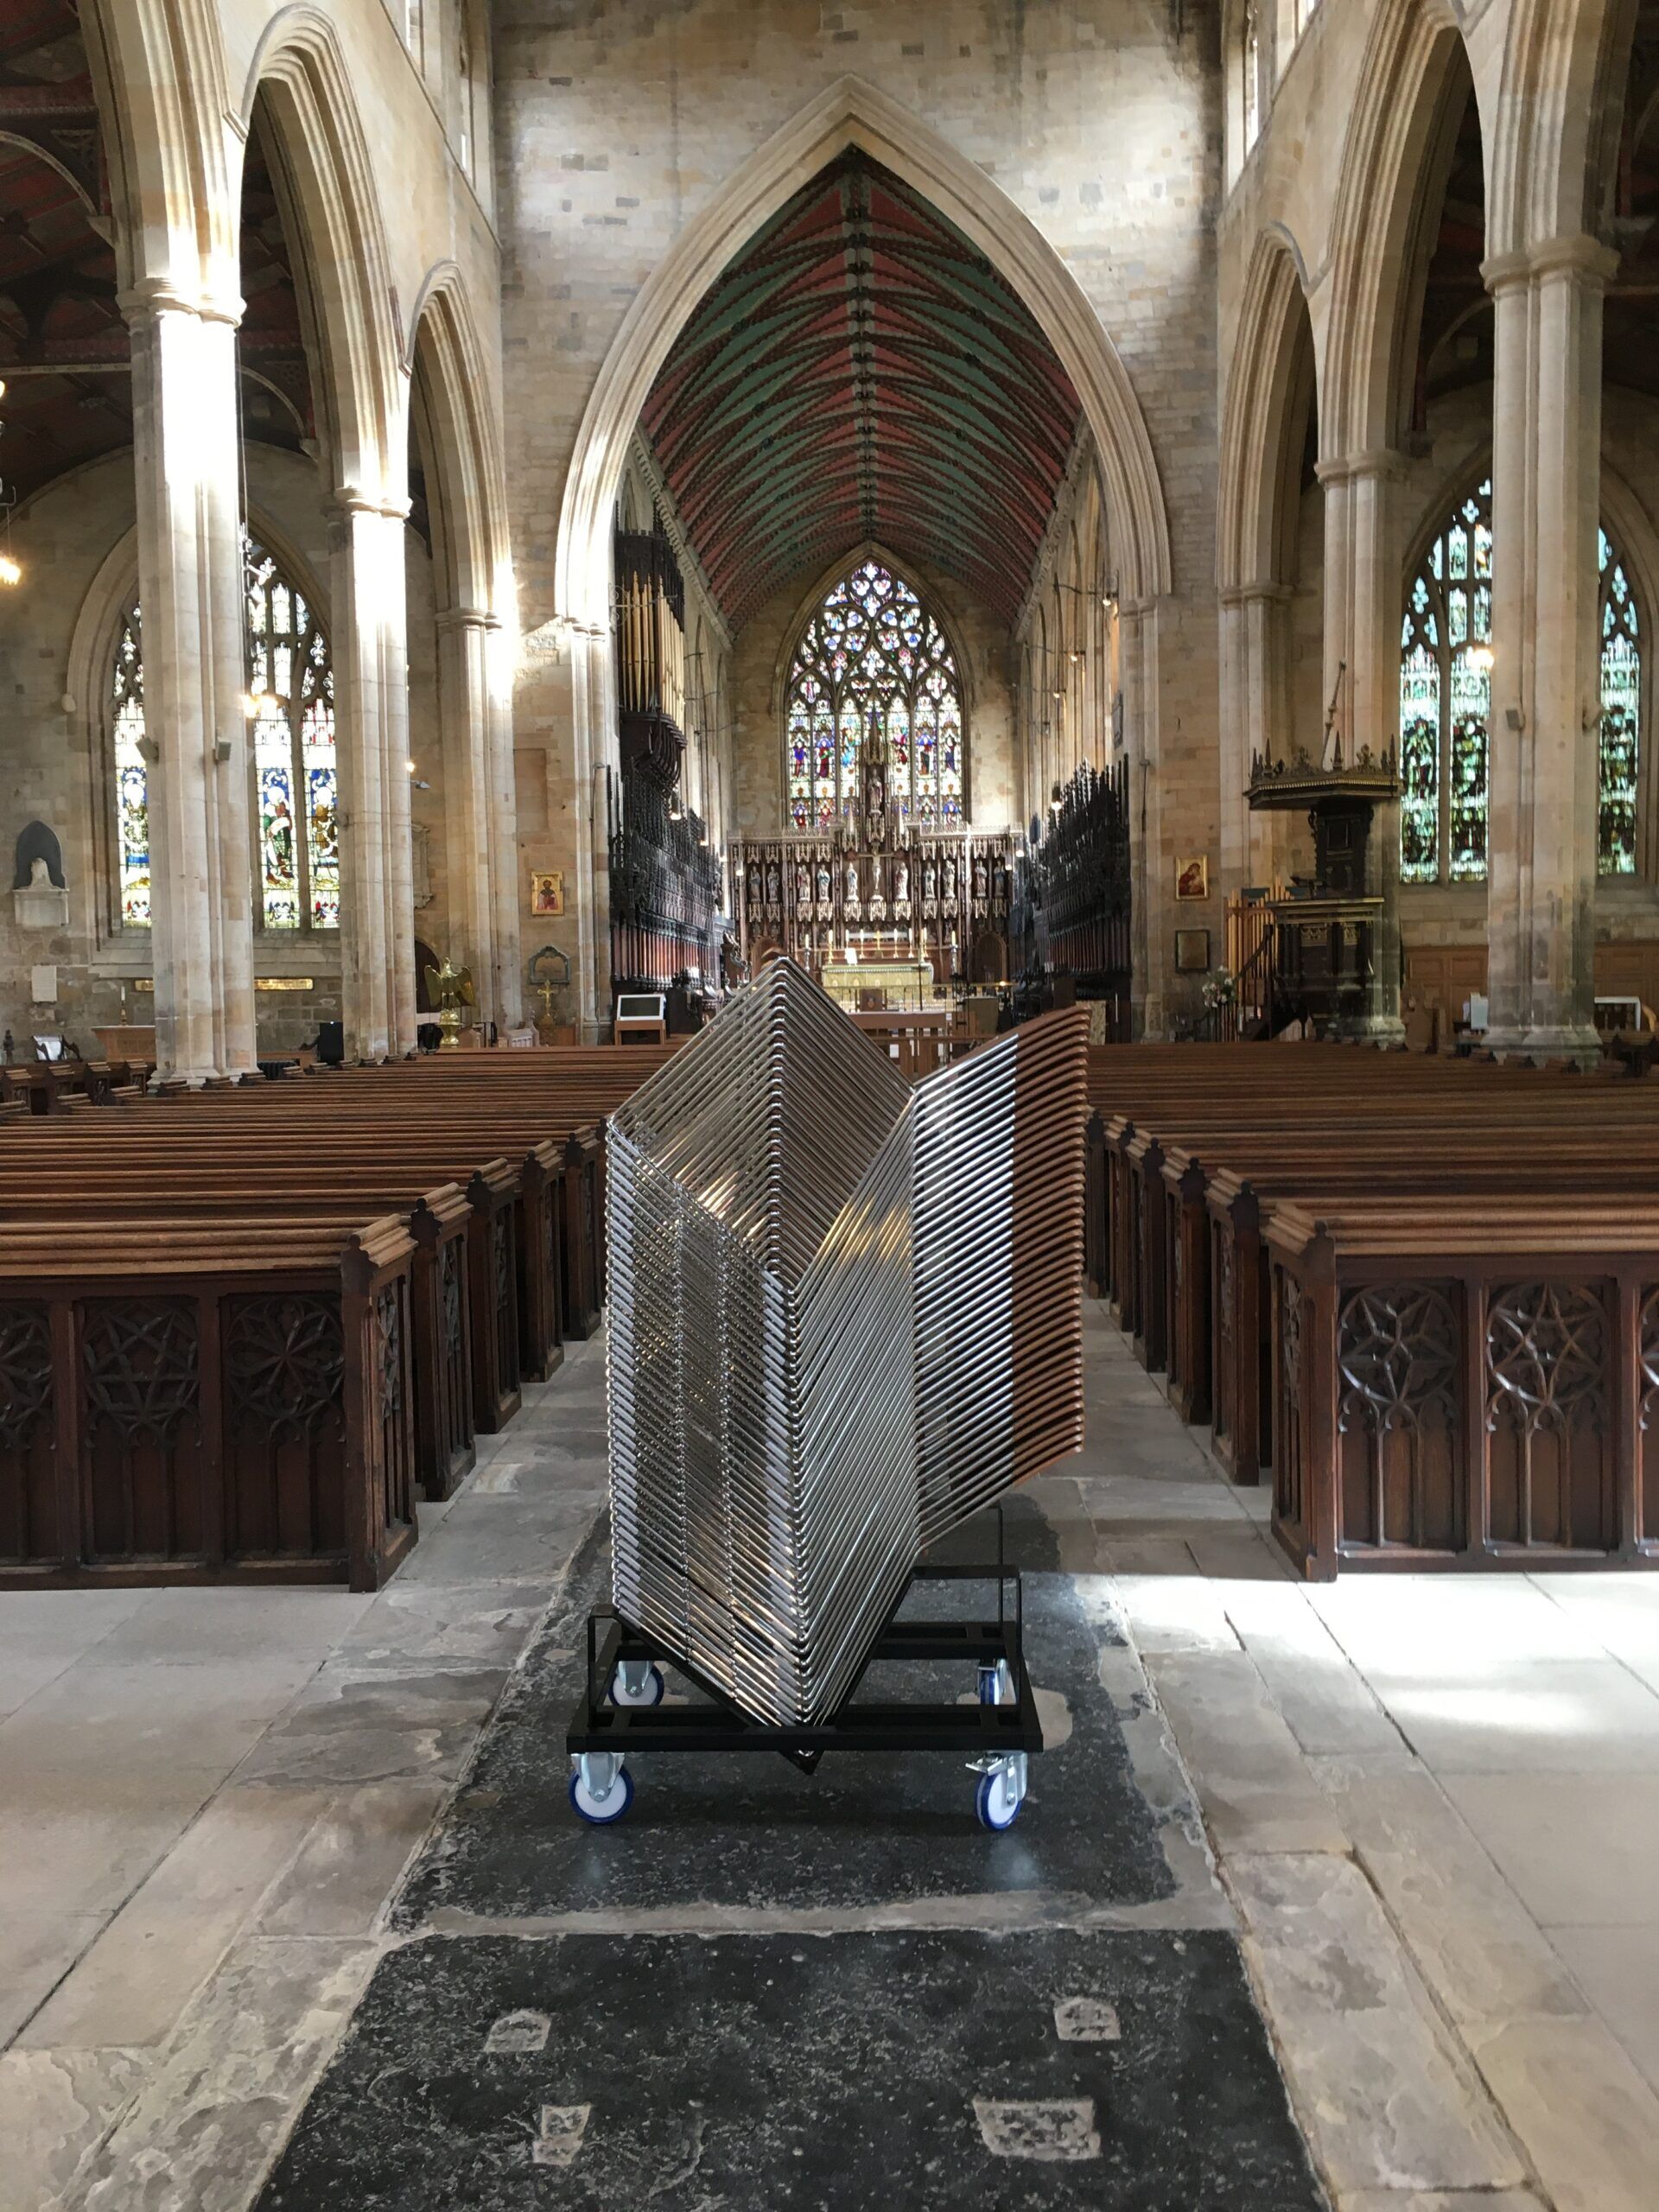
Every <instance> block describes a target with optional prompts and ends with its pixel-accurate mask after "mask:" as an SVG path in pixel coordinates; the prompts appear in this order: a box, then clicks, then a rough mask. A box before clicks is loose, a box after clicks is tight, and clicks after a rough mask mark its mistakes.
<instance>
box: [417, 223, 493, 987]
mask: <svg viewBox="0 0 1659 2212" xmlns="http://www.w3.org/2000/svg"><path fill="white" fill-rule="evenodd" d="M404 361H405V365H406V368H407V371H408V373H409V376H410V410H411V423H412V424H414V425H416V426H418V428H420V429H423V431H424V433H425V440H424V442H425V443H426V446H427V448H428V459H429V464H430V468H431V472H432V474H431V477H429V485H428V490H429V510H430V513H431V517H432V531H433V548H432V550H433V567H434V575H435V584H436V599H437V633H438V634H437V644H438V667H439V684H438V689H439V698H440V702H441V708H442V747H443V761H444V799H445V808H444V822H443V834H444V836H445V839H446V842H447V847H448V852H447V875H448V883H449V887H450V901H451V912H450V921H451V925H452V928H454V929H456V930H458V931H459V935H460V945H459V951H460V957H461V960H462V962H463V963H464V964H466V965H467V966H469V967H471V969H472V970H473V976H474V983H475V985H476V986H477V988H478V992H479V998H480V1019H481V1020H486V1021H487V1020H494V1021H496V1022H497V1023H498V1024H499V1025H501V1026H503V1027H516V1026H517V1024H518V1020H519V1017H520V1012H521V1007H520V997H521V992H520V975H519V929H518V897H517V889H516V885H517V874H518V835H517V816H518V798H517V793H516V791H515V789H514V784H513V756H512V668H511V665H510V650H509V645H508V630H507V620H506V618H507V617H508V616H509V615H510V613H511V612H512V607H511V597H512V587H511V571H510V568H509V559H510V551H509V543H508V537H507V524H506V515H505V466H504V461H503V448H502V440H501V433H500V429H499V423H498V421H497V418H496V416H495V413H494V410H493V407H492V406H491V404H490V400H489V397H488V394H489V384H488V379H487V376H486V367H485V359H484V353H483V349H482V347H481V346H480V343H479V339H478V332H477V325H476V321H475V319H474V315H473V312H472V308H471V303H470V302H469V300H468V298H467V289H466V284H465V281H464V279H463V277H462V276H461V270H459V268H458V267H457V266H456V265H455V264H454V262H452V261H443V262H440V263H438V264H435V266H434V267H433V268H432V269H431V270H429V271H428V273H427V276H426V277H425V278H424V280H423V283H422V285H421V289H420V292H419V294H418V296H417V297H416V302H415V309H414V313H413V315H411V317H410V327H409V337H408V340H407V344H406V346H405V348H404ZM433 478H435V480H433Z"/></svg>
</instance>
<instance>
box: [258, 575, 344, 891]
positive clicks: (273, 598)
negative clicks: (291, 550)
mask: <svg viewBox="0 0 1659 2212" xmlns="http://www.w3.org/2000/svg"><path fill="white" fill-rule="evenodd" d="M246 559H247V590H248V693H249V700H250V704H251V707H252V709H253V715H252V738H253V772H254V823H255V833H256V838H257V848H256V852H255V872H256V874H257V880H258V888H259V907H258V913H259V918H260V920H261V921H262V922H263V924H264V927H265V928H266V929H268V930H294V929H314V930H333V929H338V928H339V927H340V793H339V783H338V779H337V777H336V774H335V766H334V760H335V756H334V670H333V668H332V666H331V665H330V663H329V658H328V640H327V639H326V638H325V637H324V635H323V633H322V629H321V625H320V624H319V623H318V621H317V619H316V616H315V613H314V612H313V611H312V609H311V607H309V606H308V603H307V601H306V600H305V598H304V596H303V595H302V594H301V593H300V592H299V591H297V590H296V588H295V587H294V586H293V585H292V584H291V583H290V582H289V580H288V578H287V577H286V576H285V575H283V572H282V570H281V569H279V568H278V567H277V561H276V557H275V556H274V555H272V554H270V553H267V552H266V550H265V549H264V546H263V545H257V544H256V543H254V542H253V540H252V539H251V538H249V539H248V540H247V543H246Z"/></svg>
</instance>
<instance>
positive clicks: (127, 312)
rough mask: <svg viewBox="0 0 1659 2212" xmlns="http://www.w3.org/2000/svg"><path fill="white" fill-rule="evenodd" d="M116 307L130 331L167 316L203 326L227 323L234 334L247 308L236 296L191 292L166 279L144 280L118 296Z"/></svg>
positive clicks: (148, 278) (152, 278)
mask: <svg viewBox="0 0 1659 2212" xmlns="http://www.w3.org/2000/svg"><path fill="white" fill-rule="evenodd" d="M115 303H116V305H117V307H118V308H120V310H121V314H122V315H123V317H124V320H125V321H126V322H127V324H128V326H129V327H131V326H133V325H135V324H137V323H141V322H146V321H156V320H158V319H159V318H160V317H161V316H162V315H194V317H195V319H196V321H199V322H227V323H229V324H230V326H231V327H232V330H234V329H236V328H237V327H238V326H239V324H240V322H241V321H242V311H243V308H244V305H245V302H243V301H241V300H239V299H238V298H236V296H234V295H233V294H223V295H220V294H215V293H212V292H187V291H185V290H182V289H181V288H180V287H179V286H178V285H176V284H175V283H172V282H171V280H170V279H169V278H168V277H140V278H139V280H138V282H137V283H136V284H133V285H131V286H130V287H129V288H128V289H127V290H126V291H124V292H118V293H117V295H116V300H115Z"/></svg>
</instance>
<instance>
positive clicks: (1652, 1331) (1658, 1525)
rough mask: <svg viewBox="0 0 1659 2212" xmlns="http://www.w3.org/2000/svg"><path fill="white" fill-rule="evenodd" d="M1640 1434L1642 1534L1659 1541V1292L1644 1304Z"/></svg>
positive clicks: (1646, 1296)
mask: <svg viewBox="0 0 1659 2212" xmlns="http://www.w3.org/2000/svg"><path fill="white" fill-rule="evenodd" d="M1637 1359H1638V1361H1639V1363H1640V1366H1639V1371H1638V1375H1637V1384H1638V1387H1639V1389H1640V1390H1641V1394H1642V1395H1641V1405H1640V1414H1639V1418H1640V1421H1641V1432H1640V1434H1639V1435H1638V1436H1637V1452H1638V1454H1639V1461H1638V1467H1637V1481H1638V1483H1639V1484H1640V1485H1641V1512H1642V1534H1643V1535H1644V1536H1648V1537H1659V1289H1654V1290H1649V1291H1648V1292H1647V1293H1646V1294H1644V1296H1643V1300H1642V1318H1641V1323H1640V1330H1639V1336H1638V1343H1637Z"/></svg>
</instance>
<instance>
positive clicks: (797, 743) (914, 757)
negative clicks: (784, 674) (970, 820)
mask: <svg viewBox="0 0 1659 2212" xmlns="http://www.w3.org/2000/svg"><path fill="white" fill-rule="evenodd" d="M784 730H785V735H784V744H785V769H786V772H787V777H788V791H789V817H790V822H791V825H792V827H794V828H795V829H827V828H829V826H830V825H831V824H832V823H835V822H836V821H837V820H842V819H844V818H846V817H849V816H851V815H852V814H853V813H854V811H855V808H856V806H857V804H858V800H859V754H860V751H861V747H865V746H866V745H867V744H874V745H876V746H881V747H885V748H886V752H887V763H888V784H887V788H888V791H889V794H890V797H891V801H892V803H893V804H894V805H895V806H897V808H898V809H899V812H900V813H901V814H902V815H903V816H904V817H905V818H906V820H908V821H912V822H914V823H918V824H925V823H959V822H960V821H961V820H962V818H963V784H964V777H965V773H966V769H967V749H966V740H965V735H964V732H963V712H962V685H961V683H960V681H959V680H958V677H957V664H956V659H955V657H954V655H953V654H952V652H951V651H950V645H949V644H948V642H947V641H946V639H945V635H944V632H943V630H941V629H940V627H939V626H938V623H937V622H936V621H935V620H934V619H933V617H932V616H931V614H930V613H928V611H927V609H926V608H925V607H924V606H923V605H922V602H921V601H920V600H919V599H918V597H917V596H916V594H915V593H914V592H913V591H912V589H911V588H910V586H909V585H908V584H907V583H906V582H905V581H904V580H903V578H902V577H900V576H896V575H893V571H892V570H891V569H887V568H884V567H883V566H882V565H881V563H880V562H879V561H865V562H863V563H861V564H860V565H859V567H857V568H856V569H854V570H853V572H852V573H851V575H848V576H844V577H843V578H842V581H841V582H839V583H838V584H836V586H835V587H834V588H833V589H832V590H830V591H829V592H828V593H826V594H825V595H824V598H823V601H821V603H820V605H819V607H818V610H817V613H816V614H814V616H813V617H812V620H810V622H809V623H808V624H807V626H806V629H805V631H804V633H803V635H802V638H801V641H800V643H799V645H798V646H797V647H796V648H795V657H794V659H793V660H792V662H791V664H790V671H789V685H788V690H787V691H786V693H785V709H784Z"/></svg>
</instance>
